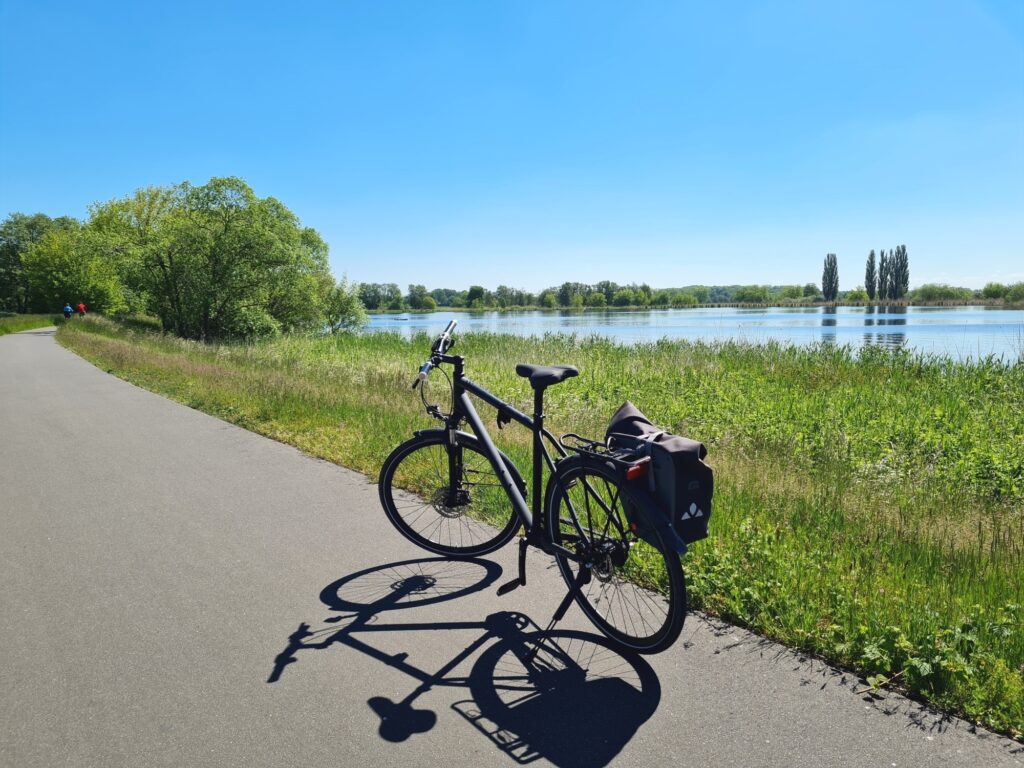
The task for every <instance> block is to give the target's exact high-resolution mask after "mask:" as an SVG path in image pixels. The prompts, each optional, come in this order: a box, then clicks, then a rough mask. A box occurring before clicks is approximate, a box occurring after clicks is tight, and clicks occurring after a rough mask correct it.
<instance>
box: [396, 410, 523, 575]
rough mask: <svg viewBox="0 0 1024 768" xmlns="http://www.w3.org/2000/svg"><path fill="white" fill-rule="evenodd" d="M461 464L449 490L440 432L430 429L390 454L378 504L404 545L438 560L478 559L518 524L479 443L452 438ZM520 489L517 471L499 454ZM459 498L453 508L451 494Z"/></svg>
mask: <svg viewBox="0 0 1024 768" xmlns="http://www.w3.org/2000/svg"><path fill="white" fill-rule="evenodd" d="M454 449H455V450H457V451H459V452H460V455H461V457H462V462H463V469H462V477H461V481H460V483H459V487H458V489H457V490H456V491H455V492H453V491H451V489H450V488H449V485H450V484H449V479H448V472H449V470H448V455H449V451H450V450H452V447H451V446H449V444H448V433H447V432H446V431H445V430H442V429H438V430H430V431H428V432H423V433H421V434H419V435H417V436H416V437H413V438H411V439H409V440H407V441H406V442H404V443H402V444H401V445H400V446H398V447H397V448H395V450H394V451H392V452H391V455H390V456H388V458H387V459H386V460H385V462H384V467H383V469H382V470H381V475H380V485H379V489H380V501H381V506H383V507H384V512H385V513H386V514H387V516H388V520H390V521H391V524H392V525H394V526H395V528H397V529H398V530H399V532H400V533H401V534H402V535H403V536H405V537H406V538H407V539H409V541H411V542H413V543H414V544H416V545H417V546H419V547H421V548H423V549H425V550H427V551H428V552H433V553H435V554H438V555H447V556H448V557H478V556H480V555H485V554H487V553H489V552H493V551H494V550H496V549H499V548H501V547H503V546H504V545H505V544H507V543H508V542H509V541H510V540H511V539H512V537H513V536H515V535H516V531H517V530H518V529H519V525H520V521H519V518H518V516H517V515H516V513H515V510H514V509H513V507H512V505H511V503H510V502H509V500H508V496H507V494H506V493H505V489H504V487H503V486H502V485H501V482H500V481H499V479H498V476H497V474H496V473H495V472H494V468H493V467H492V466H491V463H490V460H489V459H488V458H487V455H486V454H485V453H484V450H483V447H482V446H481V445H480V441H479V440H477V439H476V437H474V436H473V435H470V434H467V433H465V432H458V433H456V445H455V447H454ZM502 459H503V460H504V462H505V466H506V467H507V468H508V470H509V472H510V473H511V474H512V477H513V478H514V479H515V480H516V482H517V483H518V484H519V486H520V487H524V486H523V483H522V479H521V478H520V476H519V472H518V471H517V470H516V468H515V465H514V464H512V462H511V460H510V459H509V458H508V457H507V456H504V455H502ZM455 493H457V494H458V495H459V498H458V499H457V500H456V501H455V503H452V495H453V494H455Z"/></svg>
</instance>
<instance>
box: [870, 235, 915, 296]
mask: <svg viewBox="0 0 1024 768" xmlns="http://www.w3.org/2000/svg"><path fill="white" fill-rule="evenodd" d="M909 289H910V262H909V260H908V259H907V246H905V245H897V246H896V247H895V248H893V249H892V250H890V251H889V252H888V253H886V252H885V251H880V252H879V262H878V268H877V269H876V268H875V252H874V251H873V250H872V251H871V253H869V254H868V262H867V266H866V267H865V269H864V290H865V291H866V292H867V294H868V298H870V299H875V298H878V299H902V298H903V297H904V296H906V295H907V291H908V290H909Z"/></svg>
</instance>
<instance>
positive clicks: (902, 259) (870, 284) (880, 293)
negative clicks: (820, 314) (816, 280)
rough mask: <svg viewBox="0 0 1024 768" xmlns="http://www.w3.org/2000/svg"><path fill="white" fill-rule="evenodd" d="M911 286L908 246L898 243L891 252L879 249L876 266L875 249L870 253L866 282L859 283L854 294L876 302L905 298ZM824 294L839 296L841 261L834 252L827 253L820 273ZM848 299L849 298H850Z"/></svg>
mask: <svg viewBox="0 0 1024 768" xmlns="http://www.w3.org/2000/svg"><path fill="white" fill-rule="evenodd" d="M909 288H910V262H909V260H908V259H907V246H905V245H898V246H896V247H895V248H893V249H892V250H890V251H889V252H888V253H886V252H885V251H881V252H880V259H879V262H878V264H877V266H876V263H875V252H874V250H872V251H871V252H870V253H869V254H868V261H867V265H866V266H865V268H864V285H863V286H857V288H855V289H854V290H853V291H851V292H850V293H851V294H856V296H857V297H858V298H859V296H860V294H861V292H863V293H864V294H865V298H866V299H869V300H871V301H874V300H875V299H876V298H877V299H880V300H885V299H897V300H898V299H902V298H903V297H905V296H906V295H907V291H908V290H909ZM821 293H822V295H823V296H824V298H825V301H835V300H836V299H837V298H838V297H839V261H838V259H837V258H836V255H835V254H834V253H829V254H827V255H826V256H825V268H824V270H823V272H822V275H821ZM848 298H849V297H848Z"/></svg>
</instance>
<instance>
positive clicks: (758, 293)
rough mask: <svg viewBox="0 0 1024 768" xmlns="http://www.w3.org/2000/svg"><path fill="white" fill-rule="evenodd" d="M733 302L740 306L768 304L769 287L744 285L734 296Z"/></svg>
mask: <svg viewBox="0 0 1024 768" xmlns="http://www.w3.org/2000/svg"><path fill="white" fill-rule="evenodd" d="M733 301H735V302H737V303H739V304H766V303H767V302H768V286H766V285H743V286H740V287H739V289H738V290H737V291H736V292H735V293H734V294H733Z"/></svg>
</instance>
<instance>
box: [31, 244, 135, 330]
mask: <svg viewBox="0 0 1024 768" xmlns="http://www.w3.org/2000/svg"><path fill="white" fill-rule="evenodd" d="M22 267H23V269H24V277H25V280H26V282H27V285H28V287H29V296H28V306H29V307H31V308H33V309H35V310H36V311H50V312H56V311H57V310H58V309H59V308H60V307H61V306H63V305H64V303H65V302H70V303H71V304H78V303H79V302H83V303H85V304H86V305H87V306H88V307H89V308H90V309H91V310H93V311H96V312H120V311H121V310H123V309H125V308H126V305H125V301H124V292H123V290H122V286H121V280H120V278H119V277H118V274H117V270H116V269H115V267H114V264H113V263H112V262H111V261H110V260H108V259H105V258H104V257H103V256H102V254H101V253H100V252H98V250H97V249H96V248H95V247H92V244H91V243H90V242H89V236H88V233H86V232H84V231H83V230H82V229H81V227H76V228H74V229H71V228H68V229H51V230H50V231H49V232H47V233H46V234H44V235H43V236H42V238H41V239H40V240H39V241H37V242H35V243H33V244H32V245H31V247H30V248H29V249H28V251H26V252H25V254H24V256H23V257H22Z"/></svg>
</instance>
